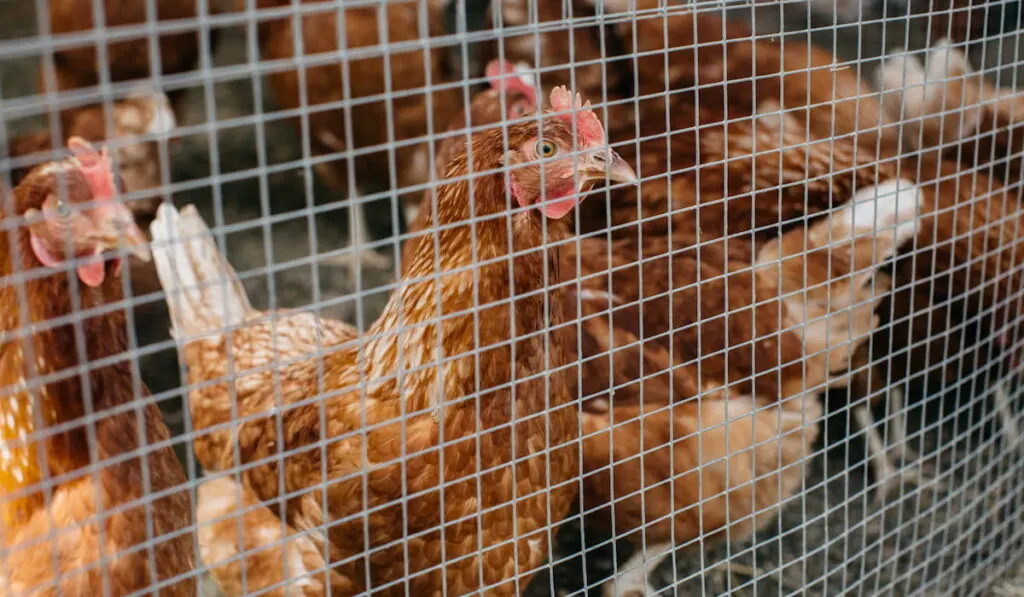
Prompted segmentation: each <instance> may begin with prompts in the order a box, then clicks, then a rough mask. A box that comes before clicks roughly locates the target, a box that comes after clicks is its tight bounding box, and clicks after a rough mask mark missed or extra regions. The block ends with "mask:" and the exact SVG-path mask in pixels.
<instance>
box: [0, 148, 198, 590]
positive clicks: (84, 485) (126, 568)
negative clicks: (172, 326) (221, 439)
mask: <svg viewBox="0 0 1024 597" xmlns="http://www.w3.org/2000/svg"><path fill="white" fill-rule="evenodd" d="M68 148H69V149H70V150H71V151H72V152H73V154H74V156H73V157H71V158H69V159H65V160H63V161H59V162H52V163H49V164H45V165H42V166H40V167H38V168H35V169H34V170H32V172H30V173H29V174H28V175H27V176H25V178H24V179H23V180H22V182H21V184H20V185H18V186H17V187H16V188H15V190H14V192H13V195H12V196H11V197H10V199H12V201H10V202H8V201H5V202H4V206H5V209H9V208H10V206H13V209H14V212H13V213H12V214H11V219H13V218H14V217H18V218H23V221H24V222H25V224H23V226H22V227H21V228H15V229H13V230H12V231H11V232H5V238H4V239H3V240H4V242H3V243H2V247H0V252H2V255H3V258H2V259H0V264H2V267H3V275H4V276H5V277H6V278H7V283H6V284H5V285H4V286H3V288H2V289H0V303H2V309H0V312H2V313H3V330H4V332H5V337H6V340H5V341H4V344H3V345H2V346H0V377H2V382H0V383H2V385H4V386H6V387H7V392H6V398H5V399H4V400H3V401H2V404H0V415H2V417H0V420H2V421H3V424H2V425H0V460H2V461H3V466H2V467H0V493H2V495H3V500H2V502H0V516H2V527H3V530H4V532H3V535H2V537H0V553H2V555H0V562H2V564H3V566H2V572H0V595H26V594H27V595H52V594H60V595H67V596H69V597H70V596H87V595H95V594H96V592H97V591H102V592H103V593H105V594H108V595H116V596H127V595H136V594H141V593H144V592H148V591H149V589H150V588H151V587H153V586H155V585H157V584H164V583H166V584H164V586H162V587H161V588H160V594H161V595H172V596H182V597H184V596H186V595H195V579H194V578H192V576H191V574H192V570H193V564H192V562H193V554H192V539H191V538H190V536H189V534H188V529H189V528H190V527H191V525H192V509H191V504H190V499H189V494H188V491H187V490H186V489H185V486H184V484H185V475H184V472H183V471H182V468H181V464H180V463H179V462H178V460H177V459H176V458H175V456H174V452H173V451H172V449H171V448H170V447H169V446H168V442H169V440H170V437H169V433H168V430H167V427H166V426H165V425H164V424H163V421H162V420H161V419H160V412H159V410H158V408H157V406H156V405H155V404H147V405H145V406H141V407H130V404H131V403H132V402H133V401H134V400H136V396H137V395H138V394H139V393H141V394H142V397H145V396H146V394H148V392H147V390H146V388H145V386H144V385H143V384H142V382H141V381H138V382H137V381H136V380H135V378H134V375H133V373H132V367H131V364H130V363H129V362H128V360H127V359H126V358H125V354H126V352H127V350H128V336H127V331H126V329H125V315H124V312H123V310H122V309H121V308H115V309H113V310H111V309H109V308H108V309H106V310H105V311H103V312H102V313H97V312H96V311H95V309H96V308H98V307H103V306H105V305H108V306H111V305H113V306H116V305H119V304H120V303H121V285H122V283H121V281H120V280H119V279H118V276H117V274H118V271H119V269H120V264H119V259H120V258H119V257H112V256H111V254H110V253H109V251H110V250H113V249H117V247H118V246H119V245H121V244H123V246H125V247H126V248H127V249H128V250H131V251H132V252H134V253H135V254H137V255H139V256H141V257H143V258H148V256H149V253H148V249H147V248H146V246H145V243H144V240H143V238H144V237H143V236H142V232H141V230H139V228H138V227H137V226H136V225H135V223H134V222H133V219H132V214H131V212H130V211H129V210H127V209H126V208H125V207H124V206H123V205H122V204H120V203H117V202H116V200H115V199H114V193H115V190H114V181H113V173H112V170H111V164H110V159H109V157H108V155H107V152H106V150H104V151H103V152H102V153H100V152H97V151H96V150H95V149H94V148H93V147H92V146H90V145H89V144H88V143H86V142H85V141H84V140H82V139H81V138H78V137H72V138H71V139H70V140H69V141H68ZM61 189H63V192H62V190H61ZM86 203H88V204H89V206H88V207H86V206H85V204H86ZM8 234H10V235H13V236H14V238H11V237H9V236H7V235H8ZM10 247H16V252H15V253H14V254H11V253H10V252H9V251H10ZM68 249H71V250H73V251H74V252H73V253H69V252H68ZM69 256H73V257H75V258H76V259H78V262H77V265H74V266H70V265H71V264H69ZM69 266H70V267H69ZM25 276H30V278H26V277H25ZM73 286H77V288H73ZM22 289H23V290H24V294H22V292H21V290H22ZM74 296H77V297H78V300H77V301H76V300H74V299H73V298H72V297H74ZM26 297H27V298H26ZM79 301H80V303H79V304H80V307H81V309H77V308H75V303H76V302H79ZM51 322H53V323H51ZM79 326H81V329H80V330H78V329H75V328H78V327H79ZM78 346H81V348H80V349H78V348H76V347H78ZM79 350H82V353H81V356H79V354H80V353H79ZM86 359H87V361H86ZM86 362H88V363H89V366H88V370H87V372H85V373H80V372H79V371H78V370H77V369H78V367H79V366H81V365H85V364H86ZM44 377H46V378H50V379H48V380H47V381H43V380H42V378H44ZM86 380H88V387H83V386H82V385H80V384H81V383H82V382H85V381H86ZM136 383H138V384H139V390H136V389H135V387H136V386H135V384H136ZM126 406H129V408H125V407H126ZM155 445H159V446H161V447H158V448H156V447H153V446H155ZM93 455H95V456H93Z"/></svg>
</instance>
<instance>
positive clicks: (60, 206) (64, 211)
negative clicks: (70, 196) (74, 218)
mask: <svg viewBox="0 0 1024 597" xmlns="http://www.w3.org/2000/svg"><path fill="white" fill-rule="evenodd" d="M53 210H54V211H56V212H57V216H58V217H61V218H68V217H71V206H70V205H68V202H67V201H65V200H63V199H57V205H56V206H55V207H54V208H53Z"/></svg>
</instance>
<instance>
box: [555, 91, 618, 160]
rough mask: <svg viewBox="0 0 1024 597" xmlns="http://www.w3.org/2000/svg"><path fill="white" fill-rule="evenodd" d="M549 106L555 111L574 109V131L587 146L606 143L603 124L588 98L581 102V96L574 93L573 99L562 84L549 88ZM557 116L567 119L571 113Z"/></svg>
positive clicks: (570, 116)
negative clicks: (591, 107)
mask: <svg viewBox="0 0 1024 597" xmlns="http://www.w3.org/2000/svg"><path fill="white" fill-rule="evenodd" d="M551 108H552V109H553V110H555V111H556V112H569V111H571V110H572V109H573V108H575V109H576V132H577V134H578V135H579V136H580V139H581V140H582V141H583V145H585V146H588V147H593V146H600V145H607V142H606V141H605V139H604V125H602V124H601V121H600V120H598V118H597V115H596V114H594V111H593V110H591V109H590V100H587V102H586V103H583V97H582V96H580V94H578V93H577V94H576V96H575V101H574V98H573V94H572V92H571V91H569V90H568V89H566V88H565V86H564V85H562V86H559V87H555V88H554V89H552V90H551ZM558 117H559V118H564V119H566V120H569V119H571V118H572V114H559V115H558Z"/></svg>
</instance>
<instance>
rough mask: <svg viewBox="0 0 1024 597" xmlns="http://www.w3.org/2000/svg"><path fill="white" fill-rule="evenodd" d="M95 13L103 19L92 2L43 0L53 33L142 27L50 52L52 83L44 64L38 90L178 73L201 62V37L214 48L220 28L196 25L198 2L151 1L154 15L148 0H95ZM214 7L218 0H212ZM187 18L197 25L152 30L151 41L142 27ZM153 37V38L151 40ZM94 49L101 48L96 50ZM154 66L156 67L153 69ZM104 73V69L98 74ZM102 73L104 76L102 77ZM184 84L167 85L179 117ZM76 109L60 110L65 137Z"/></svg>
mask: <svg viewBox="0 0 1024 597" xmlns="http://www.w3.org/2000/svg"><path fill="white" fill-rule="evenodd" d="M97 2H98V4H99V8H100V10H99V14H100V15H102V18H103V21H102V23H101V22H97V21H96V20H95V18H94V15H95V14H96V13H94V9H93V5H94V2H88V1H87V2H83V1H81V0H46V1H45V2H43V3H42V6H44V7H45V8H46V10H47V16H48V17H49V25H50V32H51V33H52V34H54V35H59V34H68V33H81V32H89V31H102V29H99V27H100V26H101V25H102V27H104V28H106V29H113V28H127V27H129V26H132V25H134V26H138V27H142V28H143V30H141V31H139V32H138V33H137V34H136V35H133V36H131V37H129V38H128V39H119V40H118V41H116V42H104V41H103V39H104V38H103V34H102V33H100V34H98V37H97V39H96V40H94V41H93V40H91V41H89V42H83V43H82V44H81V46H79V47H72V48H67V49H61V50H58V51H56V52H54V54H53V72H54V79H53V83H54V84H55V87H53V88H51V86H50V81H51V79H50V76H49V67H48V65H47V64H46V63H44V64H43V67H42V71H41V75H40V78H39V89H40V91H41V92H43V93H45V92H47V91H57V92H60V91H68V90H72V89H80V88H84V87H95V86H97V85H99V84H100V82H101V81H103V80H104V78H106V79H107V80H109V81H111V82H113V83H122V82H126V81H134V80H143V79H147V80H149V81H150V82H152V81H156V80H159V79H160V78H161V76H167V75H178V74H182V73H186V72H189V71H192V70H195V69H196V67H197V66H198V65H199V62H200V51H201V49H202V48H203V47H204V45H203V43H202V41H201V40H202V37H203V36H206V35H208V36H209V39H208V42H207V44H206V46H205V47H206V48H208V49H209V53H210V55H212V54H213V50H214V48H216V45H217V40H218V38H219V32H218V30H216V29H212V30H209V31H204V30H203V28H201V27H199V26H198V23H199V22H200V21H197V17H199V16H200V15H199V14H198V12H197V7H198V4H197V3H196V2H193V1H178V0H155V1H154V2H153V4H154V5H155V9H156V12H155V14H150V12H149V8H148V7H149V1H148V0H97ZM210 4H211V7H216V5H217V2H211V3H210ZM186 19H188V20H191V21H192V22H193V23H197V25H196V26H194V27H193V28H190V29H189V30H186V31H178V32H175V33H163V34H161V33H156V34H155V35H153V38H152V40H151V38H150V33H149V31H148V30H146V29H145V27H146V25H148V24H151V23H152V24H155V25H156V26H157V27H159V25H160V24H162V23H168V22H174V21H182V20H186ZM151 42H153V43H151ZM98 48H102V51H100V50H99V49H98ZM154 53H155V54H156V55H155V56H154V55H153V54H154ZM154 65H155V66H156V69H154V68H153V67H154ZM101 73H102V74H101ZM104 75H105V76H104ZM186 92H187V88H180V89H171V90H167V92H166V93H167V97H168V98H170V101H171V105H172V106H174V108H175V111H176V112H178V117H179V119H180V116H181V112H180V111H181V110H182V109H183V105H182V98H183V97H184V94H185V93H186ZM75 111H76V110H75V109H69V110H63V111H62V112H61V120H62V125H63V127H64V134H65V136H68V135H69V133H68V129H70V128H71V126H72V124H73V121H74V119H75V118H76V116H75Z"/></svg>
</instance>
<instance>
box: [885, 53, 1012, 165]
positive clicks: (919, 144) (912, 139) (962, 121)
mask: <svg viewBox="0 0 1024 597" xmlns="http://www.w3.org/2000/svg"><path fill="white" fill-rule="evenodd" d="M875 74H876V76H875V79H876V85H877V86H878V88H879V90H880V91H881V92H882V93H883V98H884V99H883V104H884V107H885V109H886V111H887V112H888V113H889V114H890V116H891V117H892V118H893V119H895V120H901V121H902V125H903V132H904V142H905V144H906V145H907V147H908V149H913V150H922V151H924V152H926V153H928V154H938V155H939V156H941V157H942V158H943V159H946V160H950V161H958V162H960V163H961V164H962V165H963V166H964V167H965V168H972V169H978V170H980V171H981V172H984V173H985V174H986V175H987V176H989V177H991V178H994V179H995V180H997V181H999V182H1000V183H1002V184H1006V185H1013V184H1016V183H1017V181H1019V180H1020V179H1021V175H1022V172H1024V168H1022V166H1021V160H1022V154H1024V131H1022V130H1021V125H1022V124H1024V97H1022V96H1021V94H1020V93H1019V92H1016V91H1013V90H1011V89H997V88H995V87H993V86H992V85H991V84H990V83H989V82H988V81H986V80H985V77H984V75H983V74H982V73H980V72H977V71H976V70H974V69H973V68H972V67H971V64H970V62H969V61H968V58H967V55H966V54H965V53H964V52H963V50H962V49H960V48H957V47H955V46H953V44H952V43H951V42H950V40H948V39H942V40H939V41H938V42H937V43H936V44H935V45H934V46H932V47H931V48H930V49H929V50H928V51H927V52H926V53H925V56H924V59H923V60H922V59H921V58H920V57H919V56H918V55H915V54H911V53H907V52H903V51H897V52H894V53H893V54H892V55H890V56H889V57H887V58H886V60H885V62H884V63H883V64H882V66H881V67H879V69H878V71H876V73H875ZM930 157H931V158H932V159H935V156H934V155H931V156H930Z"/></svg>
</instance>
